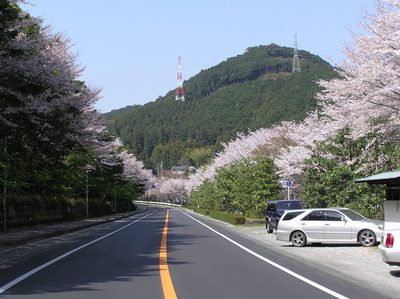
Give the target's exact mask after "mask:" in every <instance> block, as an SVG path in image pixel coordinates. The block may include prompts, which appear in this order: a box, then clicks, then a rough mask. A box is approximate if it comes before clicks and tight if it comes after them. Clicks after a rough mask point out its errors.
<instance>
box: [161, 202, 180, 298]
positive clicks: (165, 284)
mask: <svg viewBox="0 0 400 299" xmlns="http://www.w3.org/2000/svg"><path fill="white" fill-rule="evenodd" d="M168 215H169V211H168V210H167V214H166V215H165V222H164V229H163V232H162V237H161V246H160V277H161V285H162V289H163V293H164V298H165V299H176V298H177V297H176V294H175V289H174V285H173V284H172V280H171V275H170V274H169V269H168V258H167V234H168Z"/></svg>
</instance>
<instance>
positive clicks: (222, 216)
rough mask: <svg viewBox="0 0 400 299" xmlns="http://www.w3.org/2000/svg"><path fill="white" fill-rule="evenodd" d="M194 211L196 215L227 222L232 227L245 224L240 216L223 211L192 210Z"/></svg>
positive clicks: (244, 219)
mask: <svg viewBox="0 0 400 299" xmlns="http://www.w3.org/2000/svg"><path fill="white" fill-rule="evenodd" d="M194 211H195V212H196V213H200V214H203V215H208V216H210V217H211V218H214V219H218V220H222V221H225V222H228V223H230V224H234V225H237V224H244V223H245V222H246V218H245V217H243V216H241V215H235V214H231V213H226V212H223V211H214V210H207V209H200V208H194Z"/></svg>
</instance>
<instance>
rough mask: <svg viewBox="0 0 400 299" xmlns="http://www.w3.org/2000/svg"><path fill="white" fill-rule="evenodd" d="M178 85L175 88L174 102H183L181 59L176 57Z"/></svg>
mask: <svg viewBox="0 0 400 299" xmlns="http://www.w3.org/2000/svg"><path fill="white" fill-rule="evenodd" d="M177 79H178V85H177V87H176V97H175V100H177V101H184V100H185V90H184V89H183V76H182V59H181V57H180V56H179V57H178V76H177Z"/></svg>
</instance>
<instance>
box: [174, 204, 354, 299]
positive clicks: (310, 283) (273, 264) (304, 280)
mask: <svg viewBox="0 0 400 299" xmlns="http://www.w3.org/2000/svg"><path fill="white" fill-rule="evenodd" d="M181 212H182V213H183V214H185V215H186V216H188V217H189V218H192V219H193V220H194V221H196V222H198V223H200V224H201V225H203V226H205V227H206V228H208V229H209V230H211V231H212V232H214V233H216V234H217V235H219V236H221V237H222V238H224V239H226V240H228V241H229V242H231V243H232V244H234V245H236V246H237V247H239V248H241V249H243V250H244V251H246V252H248V253H250V254H251V255H253V256H255V257H257V258H259V259H260V260H262V261H264V262H266V263H268V264H270V265H271V266H274V267H275V268H278V269H279V270H281V271H283V272H285V273H287V274H289V275H291V276H293V277H295V278H297V279H299V280H301V281H303V282H305V283H307V284H309V285H311V286H313V287H315V288H317V289H319V290H321V291H323V292H325V293H328V294H329V295H332V296H334V297H336V298H340V299H348V297H345V296H343V295H341V294H339V293H336V292H335V291H332V290H330V289H328V288H326V287H324V286H322V285H320V284H318V283H316V282H314V281H312V280H310V279H308V278H305V277H304V276H301V275H300V274H297V273H296V272H293V271H292V270H289V269H287V268H285V267H283V266H281V265H279V264H277V263H275V262H273V261H271V260H269V259H267V258H265V257H263V256H262V255H259V254H258V253H256V252H254V251H252V250H250V249H248V248H247V247H245V246H243V245H242V244H240V243H238V242H236V241H234V240H232V239H231V238H229V237H227V236H225V235H224V234H222V233H220V232H218V231H216V230H215V229H213V228H211V227H210V226H208V225H207V224H204V223H203V222H201V221H200V220H197V219H196V218H194V217H192V216H190V215H189V214H187V213H185V212H183V211H181Z"/></svg>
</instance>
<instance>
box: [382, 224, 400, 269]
mask: <svg viewBox="0 0 400 299" xmlns="http://www.w3.org/2000/svg"><path fill="white" fill-rule="evenodd" d="M378 248H379V254H380V255H381V257H382V260H383V261H384V262H385V263H387V264H389V265H391V266H400V229H390V230H386V229H385V230H384V232H383V236H382V240H381V244H380V245H379V247H378Z"/></svg>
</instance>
